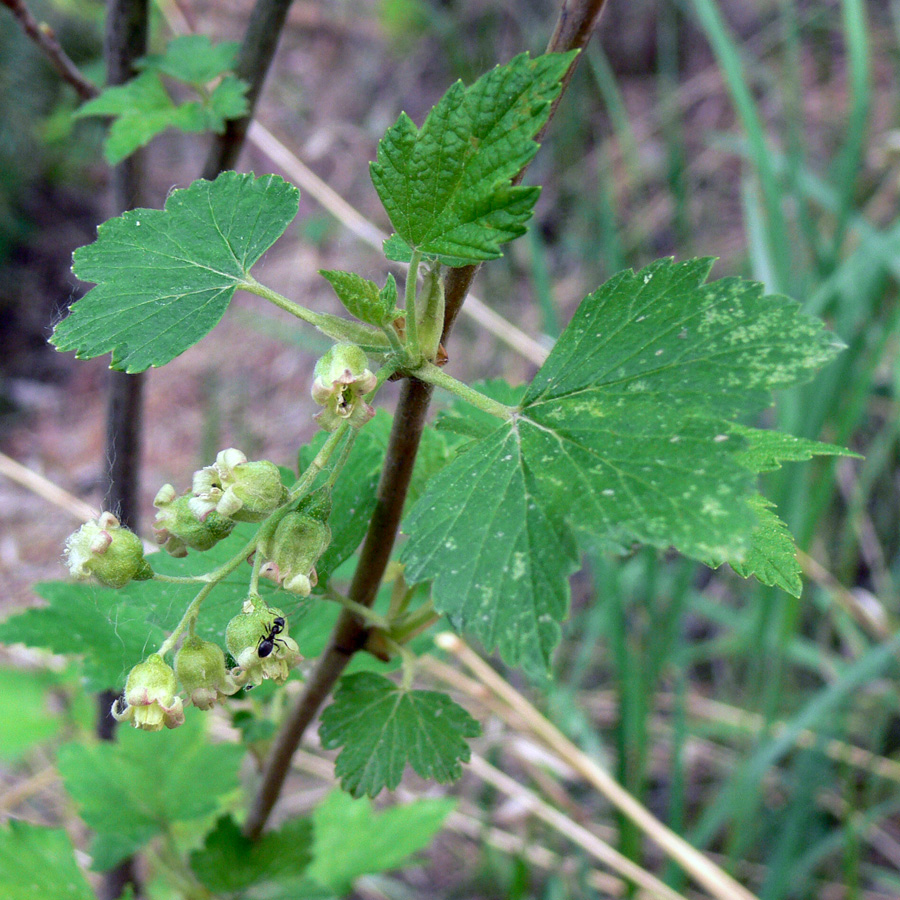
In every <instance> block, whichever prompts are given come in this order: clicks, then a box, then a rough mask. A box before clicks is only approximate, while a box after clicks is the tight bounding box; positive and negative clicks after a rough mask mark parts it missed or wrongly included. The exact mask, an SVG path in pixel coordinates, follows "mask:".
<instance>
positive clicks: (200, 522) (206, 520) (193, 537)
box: [152, 484, 234, 557]
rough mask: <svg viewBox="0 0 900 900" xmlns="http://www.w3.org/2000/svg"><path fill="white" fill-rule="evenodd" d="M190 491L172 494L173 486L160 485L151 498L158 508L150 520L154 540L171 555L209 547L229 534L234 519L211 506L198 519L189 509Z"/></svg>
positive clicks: (182, 554) (183, 554) (185, 553)
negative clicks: (177, 494) (178, 495)
mask: <svg viewBox="0 0 900 900" xmlns="http://www.w3.org/2000/svg"><path fill="white" fill-rule="evenodd" d="M191 499H192V496H191V494H182V495H181V496H180V497H176V496H175V488H174V487H172V485H171V484H164V485H163V486H162V487H161V488H160V489H159V492H158V493H157V495H156V498H155V499H154V500H153V505H154V506H155V507H156V508H157V509H158V510H159V512H158V513H157V514H156V518H155V519H154V522H153V526H152V527H153V535H154V537H155V539H156V543H157V544H159V545H160V546H161V547H162V548H163V550H165V551H166V552H167V553H170V554H171V555H172V556H178V557H181V556H187V552H188V548H190V549H191V550H209V549H210V547H214V546H215V545H216V544H218V543H219V541H221V540H222V539H223V538H226V537H228V535H229V534H231V530H232V528H234V520H233V519H226V518H225V517H224V516H221V515H219V513H217V512H216V511H215V510H214V509H211V510H209V511H208V512H207V513H206V515H205V516H203V517H202V518H200V517H199V516H197V515H196V514H195V513H194V511H193V510H192V509H191V503H190V502H191Z"/></svg>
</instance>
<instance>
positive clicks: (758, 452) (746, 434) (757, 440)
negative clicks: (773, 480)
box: [731, 425, 860, 472]
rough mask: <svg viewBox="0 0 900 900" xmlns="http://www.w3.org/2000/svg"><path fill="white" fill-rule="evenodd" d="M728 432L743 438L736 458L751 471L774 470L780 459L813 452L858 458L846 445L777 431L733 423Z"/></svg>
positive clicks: (794, 458) (794, 459) (807, 456)
mask: <svg viewBox="0 0 900 900" xmlns="http://www.w3.org/2000/svg"><path fill="white" fill-rule="evenodd" d="M731 432H732V434H737V435H740V437H742V438H743V439H744V449H743V450H742V451H741V452H740V453H739V454H738V459H739V460H740V462H741V463H742V464H743V465H744V466H745V467H746V468H747V469H748V470H749V471H751V472H774V471H775V470H776V469H780V468H781V464H782V463H785V462H803V461H805V460H808V459H812V458H813V457H814V456H853V457H856V458H857V459H859V458H860V456H859V454H858V453H854V452H853V451H852V450H848V449H847V448H846V447H839V446H838V445H837V444H824V443H822V442H821V441H811V440H809V439H808V438H800V437H794V435H792V434H784V433H782V432H780V431H770V430H768V429H762V428H748V427H747V426H746V425H733V426H732V427H731Z"/></svg>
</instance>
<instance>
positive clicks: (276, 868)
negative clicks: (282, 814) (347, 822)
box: [190, 816, 346, 893]
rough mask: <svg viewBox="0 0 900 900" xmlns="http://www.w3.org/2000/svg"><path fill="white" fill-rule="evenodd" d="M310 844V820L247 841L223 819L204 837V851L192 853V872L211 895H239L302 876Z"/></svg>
mask: <svg viewBox="0 0 900 900" xmlns="http://www.w3.org/2000/svg"><path fill="white" fill-rule="evenodd" d="M344 837H345V839H346V834H345V835H344ZM312 843H313V823H312V821H311V820H310V819H293V820H291V821H288V822H284V823H283V824H281V825H280V826H279V827H278V828H277V829H276V830H274V831H267V832H265V833H263V834H262V835H260V837H259V838H258V839H257V840H255V841H248V840H247V838H246V837H245V836H244V834H243V832H242V831H241V829H240V828H239V827H238V825H237V823H236V822H235V821H234V819H233V818H231V816H223V817H222V818H221V819H219V821H218V822H217V823H216V827H215V828H214V829H213V830H212V831H210V832H209V834H207V835H206V840H205V841H204V843H203V847H202V848H200V849H199V850H195V851H193V852H192V853H191V855H190V862H191V869H192V870H193V872H194V874H195V875H196V876H197V878H199V879H200V881H201V883H202V884H203V885H205V886H206V887H207V888H209V889H210V890H211V891H216V892H224V893H228V892H234V891H242V890H246V889H247V888H249V887H251V886H252V885H254V884H258V883H262V882H270V881H281V880H283V879H287V878H295V877H299V876H300V875H302V874H303V872H304V870H305V869H306V867H307V866H308V865H309V863H310V860H311V859H312Z"/></svg>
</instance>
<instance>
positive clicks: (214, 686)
mask: <svg viewBox="0 0 900 900" xmlns="http://www.w3.org/2000/svg"><path fill="white" fill-rule="evenodd" d="M175 674H176V675H177V676H178V680H179V681H180V682H181V686H182V687H183V688H184V690H185V693H186V694H187V695H188V699H189V700H190V702H191V703H193V704H194V706H196V707H198V708H199V709H211V708H212V707H213V706H214V705H215V703H216V701H217V700H218V701H220V702H221V700H223V699H224V698H225V697H227V696H230V695H231V694H234V693H235V692H236V691H237V690H238V688H239V686H238V685H237V684H236V683H235V681H234V678H232V676H231V673H230V672H228V671H227V670H226V669H225V654H224V653H223V652H222V648H221V647H219V646H218V645H217V644H213V643H212V642H211V641H204V640H201V639H200V638H198V637H196V636H194V637H189V638H187V640H185V642H184V643H183V644H182V645H181V649H180V650H179V651H178V653H176V654H175Z"/></svg>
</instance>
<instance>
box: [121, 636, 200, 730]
mask: <svg viewBox="0 0 900 900" xmlns="http://www.w3.org/2000/svg"><path fill="white" fill-rule="evenodd" d="M177 689H178V682H177V681H176V679H175V672H174V671H172V667H171V666H169V665H167V663H166V662H165V660H164V659H163V658H162V656H160V655H159V654H158V653H154V654H153V655H152V656H148V657H147V659H145V660H144V661H143V662H142V663H138V664H137V665H136V666H135V667H134V668H133V669H132V670H131V671H130V672H129V673H128V680H127V681H126V682H125V697H124V700H125V707H124V709H123V708H122V705H121V698H120V699H117V700H116V702H115V703H113V706H112V715H113V718H115V719H116V720H118V721H119V722H131V723H132V725H134V727H135V728H143V729H144V731H161V730H162V727H163V725H165V726H166V728H175V727H177V726H178V725H181V724H182V723H183V722H184V708H183V705H182V702H181V698H180V697H176V696H175V692H176V690H177Z"/></svg>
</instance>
